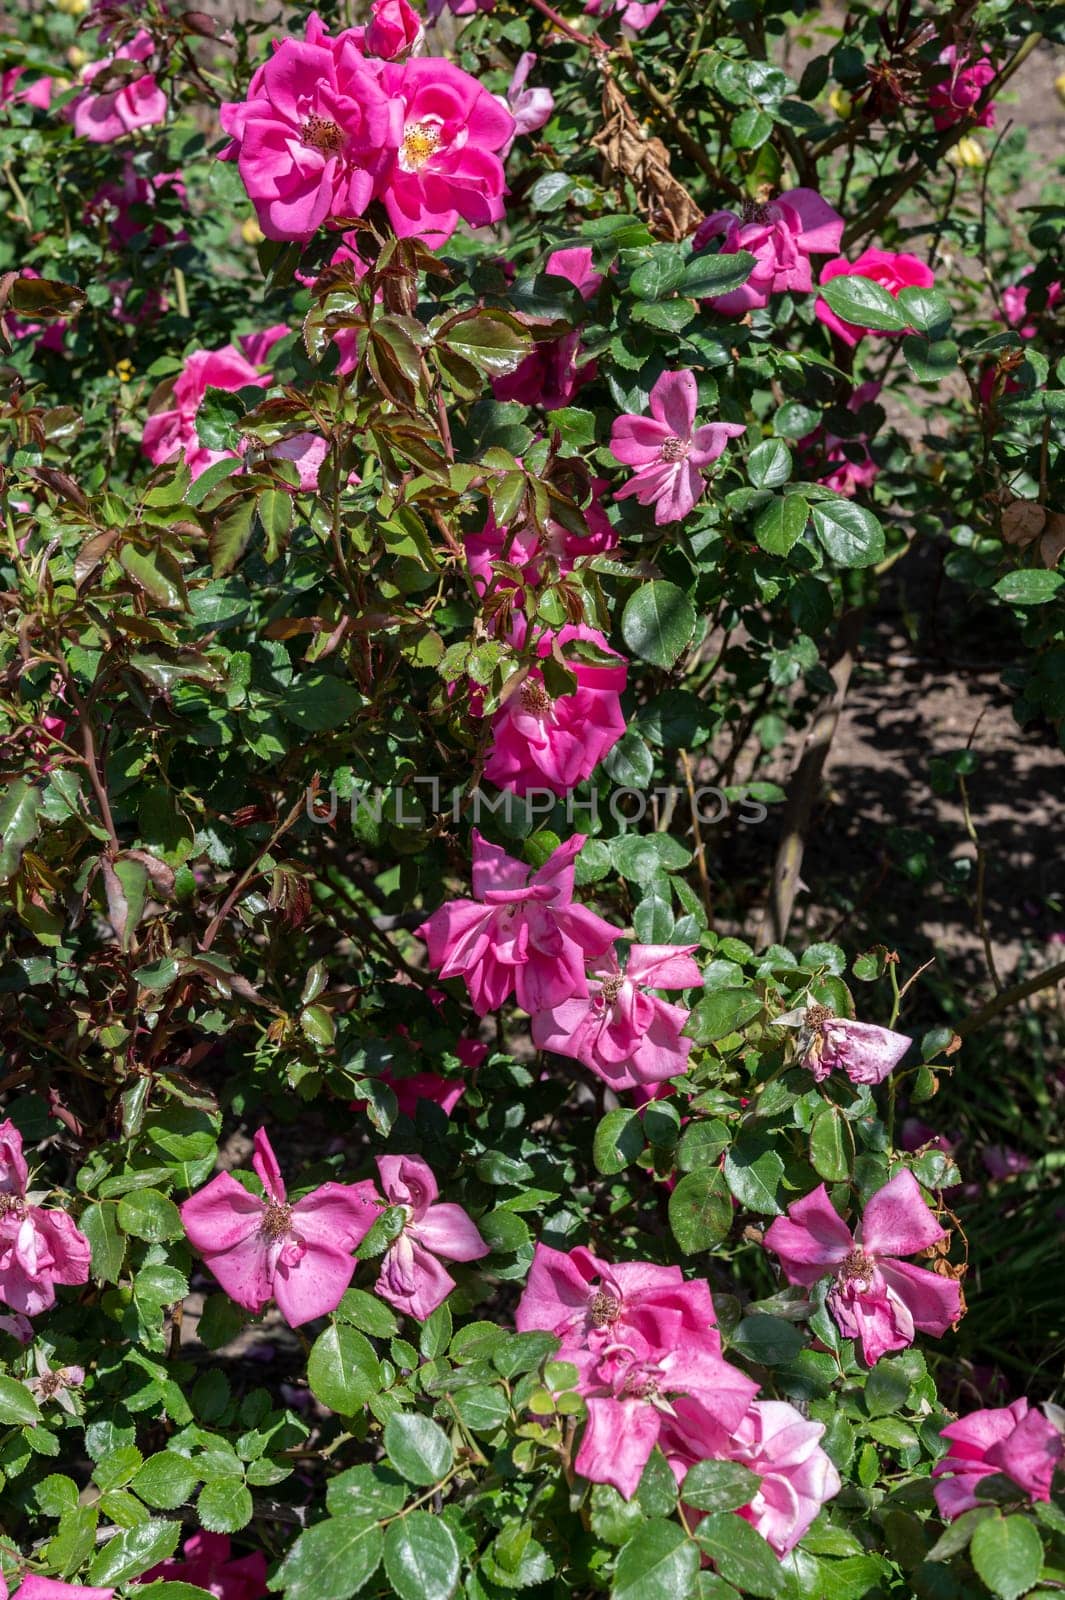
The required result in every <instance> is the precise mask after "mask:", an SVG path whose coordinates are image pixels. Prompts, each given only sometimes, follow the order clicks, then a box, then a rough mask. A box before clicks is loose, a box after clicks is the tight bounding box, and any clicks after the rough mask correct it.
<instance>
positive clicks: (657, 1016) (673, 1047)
mask: <svg viewBox="0 0 1065 1600" xmlns="http://www.w3.org/2000/svg"><path fill="white" fill-rule="evenodd" d="M697 949H698V945H694V944H688V945H653V944H634V945H632V946H631V947H630V949H629V955H628V962H627V965H626V968H625V971H624V972H622V970H621V968H620V966H619V965H618V959H617V954H616V952H615V951H614V950H609V951H607V953H606V955H605V956H603V957H602V958H601V959H600V960H598V961H593V962H592V963H591V964H590V966H589V969H588V994H587V996H586V997H585V998H583V999H574V1000H567V1001H566V1002H565V1003H564V1004H563V1005H561V1006H559V1007H557V1008H556V1009H555V1010H553V1011H540V1012H537V1013H536V1014H535V1016H534V1017H533V1019H532V1036H533V1043H534V1044H535V1045H536V1047H537V1048H538V1049H540V1050H553V1051H554V1052H555V1053H556V1054H557V1055H563V1056H571V1057H572V1058H573V1059H574V1060H576V1061H580V1062H582V1063H583V1064H584V1065H585V1066H586V1067H588V1068H590V1069H591V1071H592V1072H594V1073H596V1074H597V1075H598V1076H599V1077H600V1078H602V1079H603V1081H604V1083H608V1084H609V1085H610V1087H611V1088H612V1089H613V1090H615V1091H616V1092H620V1091H621V1090H623V1089H635V1088H641V1087H643V1086H645V1085H647V1084H652V1083H660V1082H663V1081H665V1080H666V1079H667V1078H675V1077H677V1076H679V1074H680V1073H682V1072H683V1071H684V1070H685V1068H686V1066H687V1064H688V1054H689V1052H690V1050H691V1047H692V1041H691V1040H690V1039H685V1038H682V1037H681V1030H682V1028H683V1027H684V1024H685V1023H686V1022H687V1020H688V1016H689V1013H688V1012H687V1011H686V1010H685V1009H684V1007H683V1006H675V1005H670V1004H669V1003H668V1002H667V1001H665V1000H660V999H659V998H658V996H657V995H655V994H653V993H652V992H651V991H652V990H655V989H690V988H696V987H701V985H702V981H703V975H702V973H701V972H700V970H699V968H698V966H697V965H696V963H695V962H694V961H693V960H692V959H691V952H692V951H693V950H697Z"/></svg>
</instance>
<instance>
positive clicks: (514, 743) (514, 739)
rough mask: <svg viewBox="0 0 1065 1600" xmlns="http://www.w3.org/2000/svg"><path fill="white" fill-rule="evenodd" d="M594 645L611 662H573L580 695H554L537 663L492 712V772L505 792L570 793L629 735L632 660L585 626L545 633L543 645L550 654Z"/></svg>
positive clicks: (488, 767)
mask: <svg viewBox="0 0 1065 1600" xmlns="http://www.w3.org/2000/svg"><path fill="white" fill-rule="evenodd" d="M578 640H583V641H584V642H585V643H588V644H592V645H594V646H595V647H596V649H597V650H598V651H599V652H600V653H601V654H602V655H604V656H606V657H607V658H608V661H602V662H601V661H583V660H581V659H580V658H579V657H572V658H569V659H567V662H566V665H567V667H568V668H569V670H570V671H571V672H572V673H573V675H574V677H575V678H576V680H577V684H576V688H575V690H574V692H573V693H572V694H562V695H558V696H557V697H555V696H553V695H552V694H551V693H550V692H549V691H548V689H547V686H546V682H545V679H544V674H543V672H542V671H541V670H540V668H539V667H536V666H531V667H528V668H526V670H525V671H524V672H523V673H522V674H520V681H516V682H514V683H513V684H512V685H511V684H508V689H510V690H511V692H510V694H509V695H508V697H507V699H506V700H505V701H504V702H503V704H502V705H501V706H500V708H499V710H498V711H496V712H495V713H494V715H493V717H492V745H491V748H490V750H489V753H488V758H487V760H486V761H485V764H484V775H485V777H486V778H487V779H488V781H489V782H490V783H494V784H496V785H497V786H498V787H499V788H500V789H509V790H511V792H512V793H513V794H520V795H525V794H528V793H529V792H530V790H535V789H550V790H551V792H552V793H553V794H557V795H563V794H568V793H569V792H570V790H571V789H573V788H575V787H576V785H577V784H578V783H583V781H584V779H585V778H588V777H590V776H591V774H592V772H593V771H594V770H595V768H596V767H597V766H598V764H599V762H600V761H601V760H602V759H603V757H604V756H605V755H606V754H607V752H608V751H610V750H612V749H613V748H614V746H615V745H616V744H617V742H618V740H619V739H620V738H621V736H622V734H623V733H624V732H625V718H624V716H623V715H622V711H621V696H622V694H623V693H624V690H625V680H626V677H627V673H628V664H627V662H626V661H625V659H624V657H622V656H619V655H618V654H617V653H616V651H614V650H612V649H611V648H610V646H609V645H608V644H607V642H606V639H605V638H604V637H603V635H602V634H601V633H599V632H598V631H597V630H596V629H595V628H587V627H585V626H584V625H583V623H575V624H571V625H570V626H568V627H565V628H560V629H559V631H558V632H557V633H555V634H544V635H542V636H541V637H540V639H539V640H538V641H537V644H536V652H537V656H538V657H539V658H540V659H545V658H546V657H548V656H551V655H554V654H555V653H556V649H557V648H562V647H564V646H566V645H567V644H572V643H573V642H574V641H578Z"/></svg>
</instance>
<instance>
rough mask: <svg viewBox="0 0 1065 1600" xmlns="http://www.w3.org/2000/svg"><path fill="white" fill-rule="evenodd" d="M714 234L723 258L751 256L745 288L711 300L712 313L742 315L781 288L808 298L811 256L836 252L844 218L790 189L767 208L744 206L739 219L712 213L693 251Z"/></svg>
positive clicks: (813, 196) (814, 196)
mask: <svg viewBox="0 0 1065 1600" xmlns="http://www.w3.org/2000/svg"><path fill="white" fill-rule="evenodd" d="M719 235H720V236H721V240H722V242H721V253H722V254H723V255H735V254H736V252H737V251H739V250H749V251H750V252H751V254H752V255H753V256H754V257H755V266H754V270H753V271H752V273H751V275H750V277H749V278H748V279H747V282H746V283H744V284H742V285H741V286H740V288H738V289H731V290H730V291H729V293H728V294H719V295H714V296H713V297H712V298H711V300H710V304H711V305H712V306H713V308H714V310H715V311H722V312H725V313H726V314H728V315H732V314H734V313H735V314H738V315H741V316H742V314H743V313H744V312H745V311H753V310H755V309H756V308H757V307H759V306H764V305H768V304H769V296H770V295H771V294H783V293H784V291H785V290H786V289H792V290H794V291H796V293H798V294H809V292H810V290H811V289H812V288H813V286H814V285H813V277H812V275H811V271H810V257H811V256H817V255H824V256H830V255H833V254H834V253H835V252H836V251H837V250H838V249H839V246H840V240H841V239H842V237H843V218H842V217H841V216H840V214H839V212H838V211H834V210H833V209H832V207H831V206H830V205H829V203H828V201H827V200H822V198H821V196H820V195H819V194H818V193H817V191H816V190H815V189H789V190H788V191H787V192H786V193H785V194H782V195H780V196H779V197H778V198H777V199H776V200H771V201H770V202H769V204H768V205H755V204H752V205H749V206H746V207H745V208H744V210H743V213H742V215H740V216H737V215H736V213H735V212H734V211H714V212H712V213H711V215H710V216H708V217H707V218H706V220H705V221H704V222H701V223H700V224H699V227H698V229H697V230H696V232H695V234H694V236H693V238H692V249H693V250H695V251H699V250H704V249H705V248H706V246H707V245H708V244H709V242H710V240H711V239H716V238H718V236H719Z"/></svg>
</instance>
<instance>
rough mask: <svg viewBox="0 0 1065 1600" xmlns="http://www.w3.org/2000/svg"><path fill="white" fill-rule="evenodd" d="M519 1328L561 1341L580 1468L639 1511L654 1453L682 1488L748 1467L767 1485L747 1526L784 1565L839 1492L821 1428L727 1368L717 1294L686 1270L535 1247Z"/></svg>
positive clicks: (748, 1512) (747, 1513) (745, 1511)
mask: <svg viewBox="0 0 1065 1600" xmlns="http://www.w3.org/2000/svg"><path fill="white" fill-rule="evenodd" d="M515 1322H516V1325H517V1327H518V1329H519V1331H520V1332H523V1333H524V1332H528V1331H529V1330H531V1329H534V1328H541V1329H544V1330H546V1331H547V1332H549V1333H553V1334H555V1335H556V1336H557V1337H558V1338H559V1339H560V1340H561V1341H562V1343H561V1347H560V1349H559V1351H558V1359H559V1360H561V1361H568V1362H570V1363H572V1365H573V1366H575V1367H576V1369H577V1372H578V1389H579V1391H580V1393H581V1394H582V1395H584V1397H585V1403H586V1406H587V1413H588V1420H587V1423H586V1424H585V1428H584V1434H583V1437H582V1439H581V1446H580V1450H579V1451H578V1453H577V1457H576V1461H575V1463H574V1464H575V1466H576V1469H577V1471H578V1472H579V1473H581V1474H582V1476H583V1477H585V1478H589V1479H590V1480H591V1481H592V1482H593V1483H609V1484H612V1485H613V1486H614V1488H616V1489H617V1490H618V1491H619V1493H621V1494H623V1495H624V1496H625V1498H626V1499H631V1498H632V1495H633V1494H634V1493H635V1491H636V1487H637V1485H638V1484H639V1481H640V1476H641V1474H642V1472H643V1469H644V1467H645V1466H646V1465H647V1461H648V1458H649V1457H650V1455H651V1452H652V1450H653V1449H654V1448H655V1446H656V1445H657V1446H658V1447H659V1448H660V1449H661V1451H662V1453H663V1454H664V1456H665V1457H666V1460H667V1461H668V1462H669V1465H670V1467H671V1468H672V1470H673V1473H674V1476H675V1477H676V1479H677V1482H678V1483H683V1480H684V1476H685V1474H686V1473H687V1471H688V1469H689V1468H690V1467H692V1466H693V1465H694V1464H695V1463H696V1462H697V1461H705V1460H719V1461H739V1462H742V1463H743V1465H744V1466H747V1467H749V1468H750V1470H751V1471H752V1472H755V1473H757V1475H758V1476H759V1477H760V1479H761V1483H760V1484H759V1486H758V1489H757V1491H756V1493H755V1495H754V1498H753V1499H752V1500H751V1502H750V1504H749V1505H746V1506H744V1507H743V1508H742V1510H741V1511H740V1512H739V1513H738V1514H739V1515H740V1516H742V1517H744V1518H745V1519H746V1520H747V1521H748V1522H751V1523H752V1524H753V1525H754V1527H755V1528H757V1530H758V1532H759V1533H760V1534H761V1535H762V1537H763V1538H764V1539H766V1540H767V1542H768V1543H769V1544H770V1546H771V1547H772V1548H773V1550H775V1551H776V1553H777V1555H778V1556H784V1555H786V1554H787V1552H788V1551H789V1550H791V1549H792V1548H793V1546H794V1545H795V1544H796V1543H797V1542H798V1541H799V1539H801V1538H802V1536H803V1534H804V1533H805V1532H806V1530H807V1528H808V1527H809V1526H810V1524H811V1522H813V1520H814V1518H815V1517H816V1516H817V1514H818V1512H819V1511H820V1509H821V1506H822V1505H823V1504H824V1503H825V1501H826V1500H830V1499H831V1498H832V1496H833V1495H835V1494H837V1493H838V1492H839V1488H840V1479H839V1473H838V1472H837V1471H836V1468H835V1467H834V1466H833V1464H832V1462H831V1461H830V1460H829V1458H828V1456H827V1455H826V1454H825V1452H824V1451H823V1450H822V1449H821V1447H820V1443H819V1441H820V1438H821V1435H822V1434H823V1433H824V1427H823V1425H822V1424H821V1423H819V1422H807V1421H806V1420H805V1418H803V1417H802V1415H801V1414H800V1413H799V1412H798V1411H796V1410H795V1408H794V1407H793V1406H790V1405H787V1404H785V1403H783V1402H780V1401H768V1402H766V1401H759V1400H756V1399H755V1396H756V1395H757V1393H758V1385H757V1384H756V1383H755V1382H754V1381H753V1379H751V1378H748V1377H747V1376H746V1375H745V1374H744V1373H742V1372H739V1371H738V1370H737V1369H736V1368H735V1367H732V1366H730V1365H729V1363H728V1362H727V1361H725V1360H723V1359H722V1355H721V1337H720V1334H719V1333H718V1331H717V1319H716V1316H715V1313H714V1304H713V1301H712V1299H711V1297H710V1290H709V1286H708V1285H707V1284H706V1282H705V1281H703V1280H701V1279H696V1280H694V1281H692V1282H685V1280H684V1277H683V1274H682V1273H681V1270H680V1268H679V1267H660V1266H655V1265H654V1264H653V1263H652V1262H649V1261H630V1262H623V1263H621V1262H619V1263H615V1264H614V1265H611V1264H610V1263H609V1262H607V1261H603V1260H602V1259H600V1258H599V1257H597V1256H595V1255H593V1254H592V1252H591V1251H590V1250H587V1249H585V1248H584V1247H583V1246H582V1247H579V1248H577V1249H575V1250H571V1251H569V1252H568V1253H563V1252H561V1251H558V1250H551V1249H548V1248H547V1246H545V1245H543V1244H538V1245H537V1247H536V1253H535V1255H534V1256H533V1262H532V1266H531V1267H530V1269H529V1276H528V1279H527V1281H526V1285H525V1290H524V1293H523V1294H522V1297H521V1301H520V1302H519V1304H518V1308H517V1311H516V1313H515ZM698 1520H699V1519H698V1514H697V1513H695V1512H691V1513H689V1521H690V1522H697V1521H698Z"/></svg>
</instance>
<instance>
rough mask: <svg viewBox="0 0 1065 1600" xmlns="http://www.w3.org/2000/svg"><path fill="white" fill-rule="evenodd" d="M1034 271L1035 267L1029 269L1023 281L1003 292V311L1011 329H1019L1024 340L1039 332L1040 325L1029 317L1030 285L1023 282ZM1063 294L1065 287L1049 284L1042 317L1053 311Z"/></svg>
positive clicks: (1055, 282)
mask: <svg viewBox="0 0 1065 1600" xmlns="http://www.w3.org/2000/svg"><path fill="white" fill-rule="evenodd" d="M1034 270H1035V269H1034V268H1033V267H1029V268H1028V269H1027V271H1025V272H1022V273H1021V279H1022V281H1021V282H1020V283H1014V284H1010V286H1009V287H1008V288H1006V289H1003V291H1002V309H1003V311H1004V312H1005V314H1006V321H1007V323H1008V324H1009V326H1010V327H1011V328H1016V329H1017V332H1018V333H1019V334H1020V336H1021V338H1022V339H1034V338H1035V336H1036V334H1037V333H1038V332H1039V325H1038V323H1037V322H1036V321H1035V320H1034V318H1032V317H1029V316H1028V285H1027V284H1026V283H1024V282H1023V279H1025V278H1027V277H1029V276H1030V274H1031V273H1032V272H1033V271H1034ZM1063 293H1065V285H1062V284H1061V283H1059V282H1058V281H1057V280H1055V281H1054V282H1053V283H1048V284H1047V286H1046V304H1045V306H1044V308H1043V310H1042V312H1041V313H1040V315H1041V316H1047V315H1048V314H1049V313H1050V312H1051V311H1053V309H1054V307H1055V306H1056V305H1057V303H1058V301H1059V300H1060V299H1061V297H1062V294H1063Z"/></svg>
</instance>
